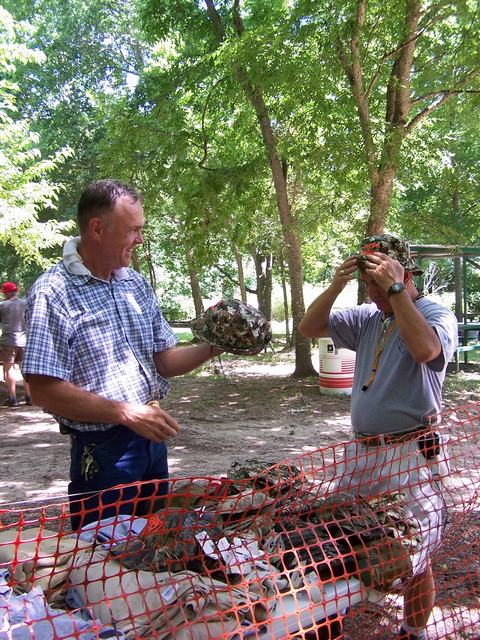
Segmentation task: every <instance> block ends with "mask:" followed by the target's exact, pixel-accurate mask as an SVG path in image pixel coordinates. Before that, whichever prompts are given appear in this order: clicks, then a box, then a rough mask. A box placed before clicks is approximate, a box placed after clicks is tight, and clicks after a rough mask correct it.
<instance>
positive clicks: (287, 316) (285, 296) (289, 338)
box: [279, 251, 293, 347]
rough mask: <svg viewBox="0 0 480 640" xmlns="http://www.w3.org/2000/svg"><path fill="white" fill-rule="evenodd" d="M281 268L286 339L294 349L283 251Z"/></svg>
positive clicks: (288, 345) (288, 344)
mask: <svg viewBox="0 0 480 640" xmlns="http://www.w3.org/2000/svg"><path fill="white" fill-rule="evenodd" d="M279 268H280V280H281V282H282V294H283V313H284V316H285V339H286V342H287V347H292V346H293V345H292V336H291V334H290V312H289V310H288V294H287V280H286V277H285V263H284V261H283V251H280V257H279Z"/></svg>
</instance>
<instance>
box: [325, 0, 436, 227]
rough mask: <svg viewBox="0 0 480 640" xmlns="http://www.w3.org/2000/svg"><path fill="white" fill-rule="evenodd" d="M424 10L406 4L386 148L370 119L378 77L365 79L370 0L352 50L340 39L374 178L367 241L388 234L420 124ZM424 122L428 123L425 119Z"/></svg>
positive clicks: (356, 23)
mask: <svg viewBox="0 0 480 640" xmlns="http://www.w3.org/2000/svg"><path fill="white" fill-rule="evenodd" d="M421 9H422V0H408V1H407V2H405V17H404V23H403V32H402V33H401V34H400V36H401V39H400V42H399V43H398V46H397V47H396V51H395V56H392V59H393V60H394V62H393V63H392V68H391V72H390V78H389V81H388V85H387V87H386V92H385V124H384V127H385V128H384V132H383V141H382V145H381V147H378V146H377V144H376V142H375V138H376V136H375V134H374V132H373V126H374V125H373V123H372V120H371V117H370V109H369V100H370V97H371V93H372V90H373V88H374V87H375V84H376V82H377V80H378V75H376V74H373V76H372V77H371V79H370V81H369V82H368V79H365V69H364V67H363V64H364V59H365V50H364V46H365V45H364V43H363V42H362V38H363V36H364V26H365V16H366V12H367V0H358V1H357V12H356V15H355V17H353V16H352V20H351V24H352V29H351V34H350V42H349V45H346V44H345V43H344V42H342V41H341V40H340V39H339V41H338V42H337V50H338V55H339V58H340V61H341V64H342V66H343V68H344V71H345V75H346V76H347V78H348V81H349V83H350V86H351V88H352V95H353V97H354V100H355V103H356V106H357V115H358V119H359V123H360V130H361V134H362V140H363V148H364V152H365V159H366V163H367V169H368V175H369V178H370V215H369V218H368V222H367V229H366V231H367V235H377V234H381V233H383V231H384V229H385V223H386V220H387V215H388V211H389V209H390V206H391V203H392V192H393V183H394V179H395V175H396V172H397V167H398V162H399V157H400V150H401V146H402V142H403V140H404V138H405V136H406V135H407V134H408V133H409V131H410V130H411V129H412V128H413V127H414V126H416V125H417V124H418V122H419V121H420V120H419V119H418V120H415V121H412V122H410V123H408V117H409V114H410V111H411V106H412V103H411V97H410V77H411V74H412V68H413V60H414V53H415V47H416V43H417V37H418V33H417V29H418V22H419V20H420V15H421ZM422 117H424V116H423V115H422Z"/></svg>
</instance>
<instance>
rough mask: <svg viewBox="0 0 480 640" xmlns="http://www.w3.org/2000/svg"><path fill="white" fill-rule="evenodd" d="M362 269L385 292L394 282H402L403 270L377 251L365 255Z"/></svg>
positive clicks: (399, 265) (394, 261) (391, 259)
mask: <svg viewBox="0 0 480 640" xmlns="http://www.w3.org/2000/svg"><path fill="white" fill-rule="evenodd" d="M364 269H365V273H367V274H368V275H369V276H372V278H373V279H374V280H375V282H376V283H377V284H378V286H379V287H381V288H382V289H383V290H384V291H385V292H387V291H388V289H389V288H390V287H391V286H392V284H393V283H394V282H404V278H405V269H404V268H403V266H402V265H401V264H400V262H398V260H394V259H393V258H391V257H390V256H387V255H385V254H384V253H380V252H379V251H374V252H373V253H369V254H367V256H366V261H365V265H364Z"/></svg>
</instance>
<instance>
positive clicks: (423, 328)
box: [390, 291, 442, 362]
mask: <svg viewBox="0 0 480 640" xmlns="http://www.w3.org/2000/svg"><path fill="white" fill-rule="evenodd" d="M390 304H391V305H392V309H393V312H394V315H395V322H396V325H397V328H398V331H399V333H400V335H401V336H402V339H403V341H404V342H405V346H406V347H407V349H408V351H409V353H410V355H411V356H412V358H413V359H414V360H415V362H430V360H434V359H435V358H437V357H438V356H439V355H440V352H441V350H442V345H441V343H440V340H439V338H438V335H437V333H436V331H435V330H434V329H433V328H432V327H431V326H430V325H429V324H428V322H427V321H426V320H425V317H424V316H423V315H422V314H421V313H420V311H419V310H418V309H417V308H416V306H415V303H414V302H413V300H412V299H411V298H410V296H409V295H408V293H407V291H403V292H402V293H400V294H397V295H395V296H391V297H390Z"/></svg>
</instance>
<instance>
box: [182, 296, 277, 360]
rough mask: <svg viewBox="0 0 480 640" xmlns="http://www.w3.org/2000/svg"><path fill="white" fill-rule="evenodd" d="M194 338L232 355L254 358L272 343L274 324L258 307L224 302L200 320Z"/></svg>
mask: <svg viewBox="0 0 480 640" xmlns="http://www.w3.org/2000/svg"><path fill="white" fill-rule="evenodd" d="M191 329H192V333H193V335H194V336H195V337H196V338H197V339H198V340H201V341H202V342H209V343H210V344H213V345H214V346H216V347H220V348H221V349H224V350H225V351H228V352H229V353H234V354H236V355H245V356H253V355H256V354H257V353H260V351H262V349H264V348H265V347H266V345H267V344H268V343H269V342H270V341H271V339H272V332H271V330H270V323H269V322H268V320H267V319H266V318H265V316H264V315H263V314H262V313H261V312H260V311H259V310H258V309H255V307H252V306H250V305H249V304H246V303H245V302H241V301H240V300H234V299H228V300H220V302H217V304H214V305H213V306H212V307H209V308H208V309H207V310H206V311H205V313H202V314H201V315H199V316H197V317H196V318H195V320H193V322H192V325H191Z"/></svg>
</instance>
